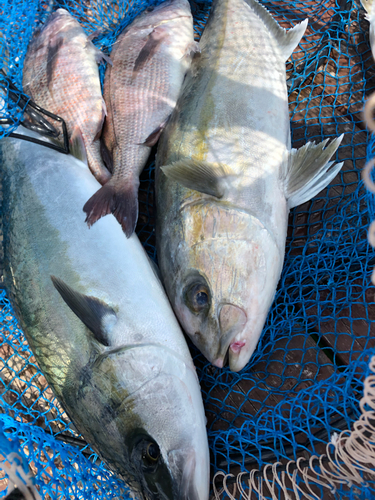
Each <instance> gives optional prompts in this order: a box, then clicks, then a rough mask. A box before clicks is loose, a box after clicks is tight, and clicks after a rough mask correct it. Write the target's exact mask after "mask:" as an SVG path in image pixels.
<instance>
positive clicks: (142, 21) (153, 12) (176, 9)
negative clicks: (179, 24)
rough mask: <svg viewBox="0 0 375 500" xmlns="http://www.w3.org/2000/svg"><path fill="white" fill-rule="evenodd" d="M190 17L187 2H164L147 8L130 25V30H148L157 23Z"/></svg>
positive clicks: (182, 0)
mask: <svg viewBox="0 0 375 500" xmlns="http://www.w3.org/2000/svg"><path fill="white" fill-rule="evenodd" d="M186 16H190V17H191V10H190V3H189V1H188V0H165V1H164V2H162V3H161V4H159V5H157V6H156V7H154V6H149V7H147V9H146V10H145V11H144V12H143V13H142V14H141V15H140V16H138V17H137V18H136V19H135V20H134V21H133V23H132V25H131V26H132V28H136V29H139V28H144V29H146V28H150V27H155V26H156V25H158V24H159V23H163V24H165V23H167V22H168V21H172V20H174V19H176V18H180V17H186Z"/></svg>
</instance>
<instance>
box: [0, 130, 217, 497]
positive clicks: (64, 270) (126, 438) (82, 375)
mask: <svg viewBox="0 0 375 500" xmlns="http://www.w3.org/2000/svg"><path fill="white" fill-rule="evenodd" d="M17 133H19V134H23V135H26V136H28V138H32V139H35V138H37V137H38V135H37V134H35V133H33V132H30V131H27V130H26V129H24V128H23V127H18V129H17ZM0 162H1V165H2V168H1V171H0V173H1V177H2V179H1V180H2V187H3V191H2V193H3V196H2V204H3V206H2V213H3V214H4V215H5V216H4V218H3V230H4V271H5V272H4V280H5V284H6V287H7V290H8V293H9V298H10V301H11V303H12V306H13V307H14V308H15V310H16V314H17V316H18V319H19V321H20V324H21V326H22V329H23V331H24V333H25V335H26V338H27V340H28V342H29V344H30V347H31V349H32V350H33V354H34V355H35V357H36V360H37V363H38V365H39V367H40V369H41V370H42V372H43V375H44V376H45V377H46V379H47V381H48V383H49V385H50V386H51V388H52V390H53V391H54V394H55V396H56V397H57V398H58V400H59V402H60V403H61V404H62V405H63V407H64V410H65V411H66V412H67V414H68V415H69V417H70V419H71V420H72V421H73V423H74V425H75V427H76V428H77V429H78V431H79V432H80V433H81V434H82V435H83V437H84V439H85V440H86V441H87V442H88V443H90V444H91V445H92V447H93V449H94V450H95V451H96V452H97V453H98V454H99V455H100V457H101V458H102V459H104V460H105V461H106V463H107V465H108V466H109V467H110V468H111V469H112V470H113V471H115V472H116V473H118V474H119V475H120V476H121V477H122V478H123V479H124V480H125V481H126V482H127V484H128V485H129V486H130V487H131V488H132V490H133V493H135V494H136V496H137V498H139V499H140V500H167V499H168V500H207V499H208V493H209V450H208V443H207V435H206V426H205V416H204V408H203V403H202V397H201V392H200V387H199V382H198V377H197V374H196V372H195V368H194V364H193V361H192V359H191V356H190V353H189V349H188V346H187V344H186V341H185V338H184V336H183V333H182V331H181V329H180V327H179V325H178V322H177V320H176V318H175V316H174V314H173V311H172V309H171V307H170V304H169V302H168V299H167V297H166V295H165V292H164V289H163V286H162V284H161V283H160V281H159V278H158V277H157V275H156V273H155V270H154V269H153V268H152V267H151V265H150V260H149V259H148V257H147V254H146V252H145V251H144V249H143V247H142V245H141V243H140V242H139V240H138V238H137V236H136V235H135V234H134V235H133V236H132V237H131V238H129V239H127V238H126V237H125V235H124V234H123V232H122V229H121V227H120V226H119V224H118V223H117V221H116V220H115V219H114V217H113V216H112V215H111V216H109V217H106V218H105V219H103V220H101V221H99V222H98V224H95V226H94V227H93V228H92V229H89V228H88V227H87V225H86V224H85V223H84V221H83V220H82V216H81V214H82V212H81V208H82V205H83V203H84V200H85V199H87V198H88V197H90V196H91V195H92V194H93V193H94V192H95V191H96V190H97V189H98V187H99V186H100V184H99V183H98V182H97V181H96V180H95V179H94V177H93V176H92V174H91V173H90V172H89V170H88V167H87V166H86V165H85V164H84V163H83V162H81V161H79V160H78V159H76V158H74V157H72V156H71V155H64V154H61V153H58V152H56V151H54V150H52V149H50V148H46V147H45V146H41V145H39V144H35V143H32V142H26V141H25V140H20V139H15V138H12V137H9V138H4V139H2V140H1V141H0ZM83 249H84V251H83ZM166 422H167V423H168V424H167V425H166ZM150 445H152V446H153V449H154V455H155V450H156V455H157V457H156V458H155V459H154V460H153V459H152V457H151V458H150V456H148V455H147V453H148V452H147V450H148V449H149V446H150Z"/></svg>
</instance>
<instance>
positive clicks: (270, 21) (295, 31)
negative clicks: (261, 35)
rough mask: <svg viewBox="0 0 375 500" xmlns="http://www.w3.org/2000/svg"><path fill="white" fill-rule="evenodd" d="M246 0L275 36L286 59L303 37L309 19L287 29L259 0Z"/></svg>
mask: <svg viewBox="0 0 375 500" xmlns="http://www.w3.org/2000/svg"><path fill="white" fill-rule="evenodd" d="M245 2H246V3H247V4H248V6H249V7H250V8H251V9H252V10H253V11H254V12H255V13H256V14H257V16H258V17H259V18H260V19H261V20H262V21H263V23H264V24H265V26H266V27H267V28H268V30H269V31H270V32H271V33H272V35H273V36H274V37H275V39H276V41H277V45H278V47H279V49H280V52H281V53H282V55H283V57H284V60H285V61H286V60H287V59H288V58H289V57H290V56H291V54H292V52H293V50H294V49H295V48H296V47H297V45H298V44H299V42H300V40H301V38H302V37H303V35H304V33H305V30H306V28H307V23H308V19H305V20H304V21H302V22H301V23H299V24H296V25H295V26H294V27H293V28H291V29H290V30H286V29H284V28H282V27H281V26H280V25H279V23H278V22H277V21H276V20H275V19H274V18H273V16H272V15H271V14H270V13H269V12H268V10H267V9H266V8H265V7H263V5H261V4H260V3H259V2H257V0H245Z"/></svg>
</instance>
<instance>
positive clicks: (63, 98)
mask: <svg viewBox="0 0 375 500" xmlns="http://www.w3.org/2000/svg"><path fill="white" fill-rule="evenodd" d="M101 57H102V54H101V52H100V51H99V50H98V49H97V48H96V47H95V46H94V45H93V44H92V43H91V41H90V40H89V39H88V38H87V36H86V35H85V32H84V31H83V29H82V28H81V26H80V25H79V23H78V22H77V21H76V20H75V19H74V18H73V17H72V16H71V15H70V14H69V12H67V11H66V10H64V9H58V10H57V11H56V12H54V13H53V14H52V15H51V16H50V17H49V19H48V21H47V23H46V24H45V26H44V27H43V28H42V30H41V31H39V32H37V33H36V34H35V36H34V38H33V40H32V41H31V43H30V45H29V48H28V51H27V54H26V58H25V63H24V69H23V89H24V92H25V93H26V94H28V95H30V96H31V98H32V99H33V100H34V101H35V102H36V103H37V104H38V105H39V106H41V107H42V108H45V109H47V110H48V111H50V112H51V113H54V114H55V115H58V116H60V117H61V118H63V119H64V120H65V123H66V126H67V130H68V135H69V138H70V139H72V138H73V139H74V138H77V140H78V141H80V137H82V141H83V145H84V149H85V151H86V156H87V162H88V165H89V167H90V169H91V171H92V173H93V174H94V175H95V177H96V179H97V180H98V181H99V182H101V183H102V184H103V183H104V182H106V181H107V180H108V179H109V178H110V173H109V172H108V170H107V169H106V167H105V165H104V163H103V160H102V157H101V154H100V142H99V140H98V139H99V136H100V134H101V129H102V125H103V120H104V116H105V104H104V101H103V97H102V93H101V87H100V79H99V71H98V66H97V61H98V60H100V59H101ZM58 140H60V141H62V134H60V136H59V137H58Z"/></svg>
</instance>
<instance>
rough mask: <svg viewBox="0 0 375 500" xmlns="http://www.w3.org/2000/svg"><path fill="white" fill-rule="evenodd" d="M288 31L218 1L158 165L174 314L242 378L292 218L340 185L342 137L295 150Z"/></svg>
mask: <svg viewBox="0 0 375 500" xmlns="http://www.w3.org/2000/svg"><path fill="white" fill-rule="evenodd" d="M306 26H307V20H305V21H303V22H302V23H300V24H298V25H296V26H295V27H294V28H292V29H290V30H289V31H286V30H284V29H282V28H281V27H280V26H279V25H278V24H277V22H276V21H275V20H274V19H273V17H272V16H271V14H270V13H269V12H268V11H267V10H266V9H265V8H264V7H263V6H262V5H260V4H259V3H258V2H257V1H256V0H246V1H244V0H214V3H213V7H212V11H211V14H210V17H209V20H208V23H207V25H206V28H205V30H204V32H203V35H202V38H201V41H200V47H201V55H200V57H199V58H196V59H194V61H193V63H192V67H191V70H190V71H189V73H188V74H187V77H186V79H185V82H184V85H183V88H182V91H181V96H180V98H179V100H178V103H177V106H176V109H175V111H174V113H173V114H172V116H171V118H170V120H169V122H168V125H167V127H166V129H165V131H164V132H163V135H162V137H161V140H160V142H159V147H158V152H157V161H156V203H157V228H156V236H157V251H158V259H159V265H160V270H161V273H162V277H163V280H164V284H165V286H166V290H167V293H168V296H169V298H170V300H171V303H172V305H173V308H174V311H175V313H176V315H177V317H178V319H179V321H180V323H181V325H182V326H183V328H184V330H185V331H186V333H187V334H188V335H189V336H190V338H191V340H192V341H193V343H194V344H195V345H196V346H197V347H198V348H199V349H200V350H201V351H202V353H203V354H204V355H205V356H206V358H207V359H208V360H209V361H211V363H213V364H214V365H216V366H218V367H223V366H224V364H225V362H226V359H227V357H229V365H230V369H231V370H233V371H239V370H241V369H242V368H243V367H244V366H245V365H246V364H247V362H248V361H249V359H250V357H251V355H252V353H253V352H254V350H255V348H256V345H257V343H258V340H259V337H260V335H261V332H262V329H263V326H264V323H265V320H266V318H267V314H268V311H269V308H270V306H271V303H272V301H273V298H274V295H275V291H276V286H277V283H278V281H279V278H280V274H281V270H282V266H283V260H284V253H285V241H286V230H287V220H288V214H289V209H290V208H292V207H294V206H296V205H299V204H301V203H303V202H305V201H308V200H309V199H311V198H312V197H313V196H315V195H316V194H317V193H318V192H319V191H321V190H322V189H323V188H324V187H325V186H326V185H327V184H328V183H329V182H330V181H331V180H332V179H333V178H334V177H335V175H336V174H337V173H338V171H339V170H340V168H341V166H342V164H339V165H335V166H333V162H329V160H330V158H331V157H332V155H333V154H334V153H335V151H336V149H337V148H338V146H339V144H340V142H341V139H342V137H340V138H338V139H335V140H334V141H332V142H331V143H330V144H329V145H327V141H324V142H323V143H320V144H318V145H315V143H308V144H306V145H305V146H304V147H302V148H300V149H299V150H295V149H292V148H291V143H290V124H289V112H288V95H287V87H286V73H285V62H286V60H287V59H288V58H289V56H290V55H291V53H292V52H293V50H294V48H295V47H296V46H297V44H298V43H299V41H300V39H301V37H302V36H303V34H304V31H305V29H306Z"/></svg>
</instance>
